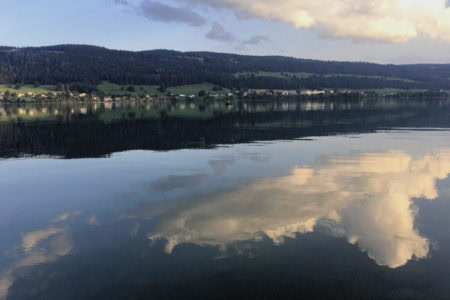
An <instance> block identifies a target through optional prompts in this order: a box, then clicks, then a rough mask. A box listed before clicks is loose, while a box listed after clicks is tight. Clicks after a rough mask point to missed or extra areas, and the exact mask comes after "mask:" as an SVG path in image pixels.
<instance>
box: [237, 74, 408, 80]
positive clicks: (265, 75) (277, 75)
mask: <svg viewBox="0 0 450 300" xmlns="http://www.w3.org/2000/svg"><path fill="white" fill-rule="evenodd" d="M234 76H235V77H236V78H239V77H250V76H255V77H272V78H291V77H294V76H296V77H297V78H308V77H311V76H323V77H326V78H330V77H354V78H369V79H384V80H398V81H404V82H416V81H414V80H410V79H404V78H397V77H383V76H370V75H352V74H325V75H321V74H315V73H304V72H240V73H235V74H234Z"/></svg>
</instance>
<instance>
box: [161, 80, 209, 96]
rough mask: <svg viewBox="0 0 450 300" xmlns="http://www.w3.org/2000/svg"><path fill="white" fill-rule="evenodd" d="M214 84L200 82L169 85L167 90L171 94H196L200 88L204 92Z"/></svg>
mask: <svg viewBox="0 0 450 300" xmlns="http://www.w3.org/2000/svg"><path fill="white" fill-rule="evenodd" d="M214 86H215V85H214V84H211V83H201V84H189V85H181V86H174V87H170V88H168V89H167V90H168V91H169V92H170V93H171V94H175V95H186V96H189V95H195V96H197V95H198V92H200V91H201V90H204V91H205V92H209V91H211V90H212V89H213V88H214Z"/></svg>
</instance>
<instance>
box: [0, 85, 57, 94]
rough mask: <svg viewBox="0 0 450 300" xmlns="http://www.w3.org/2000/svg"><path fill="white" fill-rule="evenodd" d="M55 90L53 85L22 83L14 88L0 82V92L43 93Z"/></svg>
mask: <svg viewBox="0 0 450 300" xmlns="http://www.w3.org/2000/svg"><path fill="white" fill-rule="evenodd" d="M54 90H55V86H54V85H41V86H39V87H34V86H33V85H23V86H21V87H20V89H18V90H16V89H15V88H14V87H9V85H7V84H0V92H6V91H10V92H11V93H16V94H25V93H28V92H32V93H34V94H45V93H48V92H51V91H54Z"/></svg>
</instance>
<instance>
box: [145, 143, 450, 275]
mask: <svg viewBox="0 0 450 300" xmlns="http://www.w3.org/2000/svg"><path fill="white" fill-rule="evenodd" d="M449 173H450V149H441V150H439V151H436V152H433V153H432V154H426V155H422V156H417V157H413V156H411V155H409V154H406V153H404V152H402V151H389V152H383V153H365V154H358V155H346V156H336V157H329V158H323V159H321V160H320V161H318V162H317V163H316V165H314V166H313V167H297V168H294V170H293V171H292V173H291V174H290V175H288V176H284V177H278V178H265V179H261V180H257V181H254V182H252V183H250V184H247V185H243V186H240V187H238V188H236V189H234V190H231V191H226V192H222V193H219V194H218V195H214V196H209V197H203V198H201V199H195V200H192V199H191V200H190V201H184V202H183V201H181V202H179V203H176V204H174V203H172V204H171V205H166V206H163V207H158V208H155V207H153V208H152V210H151V212H149V215H148V216H151V217H158V218H160V219H161V223H160V225H159V227H158V228H157V229H155V230H154V231H152V232H150V233H149V234H148V237H149V238H150V239H152V240H158V239H166V240H167V241H168V243H167V247H166V251H167V252H171V251H172V250H173V248H174V247H175V246H176V245H178V244H180V243H195V244H199V245H210V246H225V245H229V244H231V243H233V242H236V241H245V240H258V239H261V238H262V237H263V236H268V237H269V238H270V239H272V240H273V241H274V243H282V242H283V240H284V238H286V237H295V235H296V234H298V233H306V232H311V231H313V230H314V228H315V227H316V226H325V227H327V228H328V229H330V230H331V232H333V234H334V235H336V236H343V237H346V238H347V240H348V241H349V242H350V243H352V244H357V245H358V246H359V248H360V249H361V250H362V251H365V252H367V254H368V256H369V257H370V258H372V259H374V260H375V261H376V263H377V264H379V265H383V266H388V267H390V268H397V267H400V266H402V265H405V264H406V263H407V262H408V261H409V260H411V259H413V258H425V257H427V255H428V253H429V247H430V243H429V241H428V240H427V239H426V238H425V237H423V236H421V235H420V233H419V232H418V231H417V229H416V228H415V226H414V221H415V217H416V215H417V213H418V211H417V208H416V207H415V206H414V204H413V202H412V199H413V198H419V197H422V198H426V199H430V200H431V199H434V198H436V197H437V196H438V193H437V190H436V180H440V179H445V178H446V177H447V175H448V174H449ZM141 213H142V212H141ZM141 216H142V215H141Z"/></svg>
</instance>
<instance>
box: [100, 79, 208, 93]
mask: <svg viewBox="0 0 450 300" xmlns="http://www.w3.org/2000/svg"><path fill="white" fill-rule="evenodd" d="M121 87H123V88H124V90H121ZM213 87H214V85H213V84H211V83H202V84H189V85H182V86H174V87H169V88H168V89H167V92H169V93H171V94H175V95H181V94H184V95H186V96H189V95H195V96H197V95H198V92H200V91H201V90H204V91H206V92H208V91H210V90H212V89H213ZM97 88H98V89H99V90H100V91H102V92H104V93H105V94H107V95H150V96H153V95H157V96H162V95H166V94H167V92H166V93H162V92H161V91H160V90H159V86H157V85H134V88H135V91H134V92H129V91H127V90H126V88H127V86H121V85H118V84H114V83H110V82H103V83H102V84H99V85H98V86H97Z"/></svg>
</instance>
